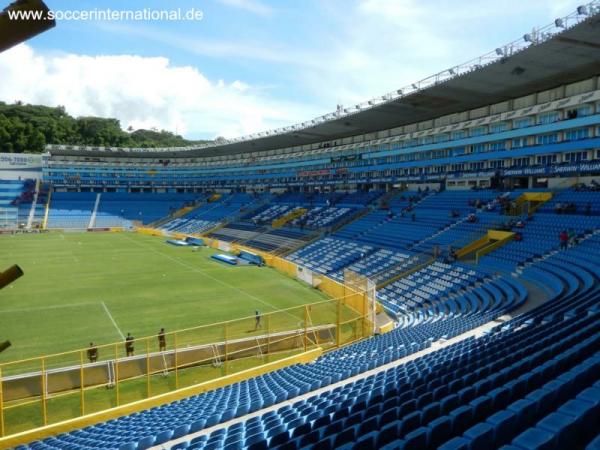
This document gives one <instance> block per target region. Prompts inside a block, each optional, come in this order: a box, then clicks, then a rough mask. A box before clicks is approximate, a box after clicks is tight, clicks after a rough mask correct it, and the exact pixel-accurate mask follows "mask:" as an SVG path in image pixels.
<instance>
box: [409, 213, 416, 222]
mask: <svg viewBox="0 0 600 450" xmlns="http://www.w3.org/2000/svg"><path fill="white" fill-rule="evenodd" d="M410 220H412V221H413V222H415V221H416V220H417V215H416V214H415V213H412V215H411V216H410Z"/></svg>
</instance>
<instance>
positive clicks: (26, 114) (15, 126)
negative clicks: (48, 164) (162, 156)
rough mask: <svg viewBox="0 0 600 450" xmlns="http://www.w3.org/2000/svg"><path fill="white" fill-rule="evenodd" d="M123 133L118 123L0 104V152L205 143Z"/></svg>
mask: <svg viewBox="0 0 600 450" xmlns="http://www.w3.org/2000/svg"><path fill="white" fill-rule="evenodd" d="M127 131H128V132H125V131H123V129H122V128H121V124H120V122H119V121H118V120H117V119H110V118H108V119H107V118H101V117H78V118H74V117H72V116H70V115H69V114H68V113H67V112H66V109H65V108H64V106H57V107H55V108H53V107H49V106H41V105H24V104H23V103H22V102H17V103H15V104H12V105H10V104H6V103H3V102H0V151H2V152H9V153H10V152H14V153H23V152H29V153H41V152H43V151H44V146H45V145H46V144H65V145H91V146H100V147H142V148H145V147H147V148H151V147H184V146H190V145H194V144H201V143H205V142H207V141H188V140H186V139H184V138H183V137H181V136H179V135H176V134H173V133H171V132H169V131H165V130H160V131H159V130H158V129H153V130H143V129H141V130H134V129H133V128H132V127H131V126H130V127H128V129H127Z"/></svg>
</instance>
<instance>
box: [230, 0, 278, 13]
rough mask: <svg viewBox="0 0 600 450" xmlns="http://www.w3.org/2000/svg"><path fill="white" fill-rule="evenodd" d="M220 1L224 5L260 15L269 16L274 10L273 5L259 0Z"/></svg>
mask: <svg viewBox="0 0 600 450" xmlns="http://www.w3.org/2000/svg"><path fill="white" fill-rule="evenodd" d="M219 2H220V3H222V4H224V5H227V6H231V7H233V8H238V9H242V10H244V11H248V12H251V13H253V14H256V15H259V16H269V15H271V13H272V12H273V10H272V9H271V7H269V6H267V5H265V4H264V3H262V2H260V1H258V0H219Z"/></svg>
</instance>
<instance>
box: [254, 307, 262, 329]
mask: <svg viewBox="0 0 600 450" xmlns="http://www.w3.org/2000/svg"><path fill="white" fill-rule="evenodd" d="M260 319H261V317H260V311H258V310H256V311H254V320H255V324H254V331H256V330H258V329H259V328H262V325H261V324H260Z"/></svg>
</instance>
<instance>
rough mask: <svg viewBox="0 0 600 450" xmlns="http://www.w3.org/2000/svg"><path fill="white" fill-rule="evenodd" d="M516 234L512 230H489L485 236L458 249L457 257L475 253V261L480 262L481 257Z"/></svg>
mask: <svg viewBox="0 0 600 450" xmlns="http://www.w3.org/2000/svg"><path fill="white" fill-rule="evenodd" d="M514 236H515V233H513V232H512V231H501V230H488V231H487V232H486V234H485V235H484V236H483V237H481V238H479V239H477V240H475V241H473V242H471V243H470V244H468V245H466V246H464V247H462V248H461V249H459V250H457V251H456V257H457V258H459V259H460V258H463V257H465V256H467V255H470V254H472V253H475V263H478V262H479V258H480V257H482V256H484V255H487V254H488V253H490V252H491V251H493V250H496V249H497V248H499V247H502V246H503V245H504V244H506V243H507V242H509V241H511V240H512V239H513V238H514Z"/></svg>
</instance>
